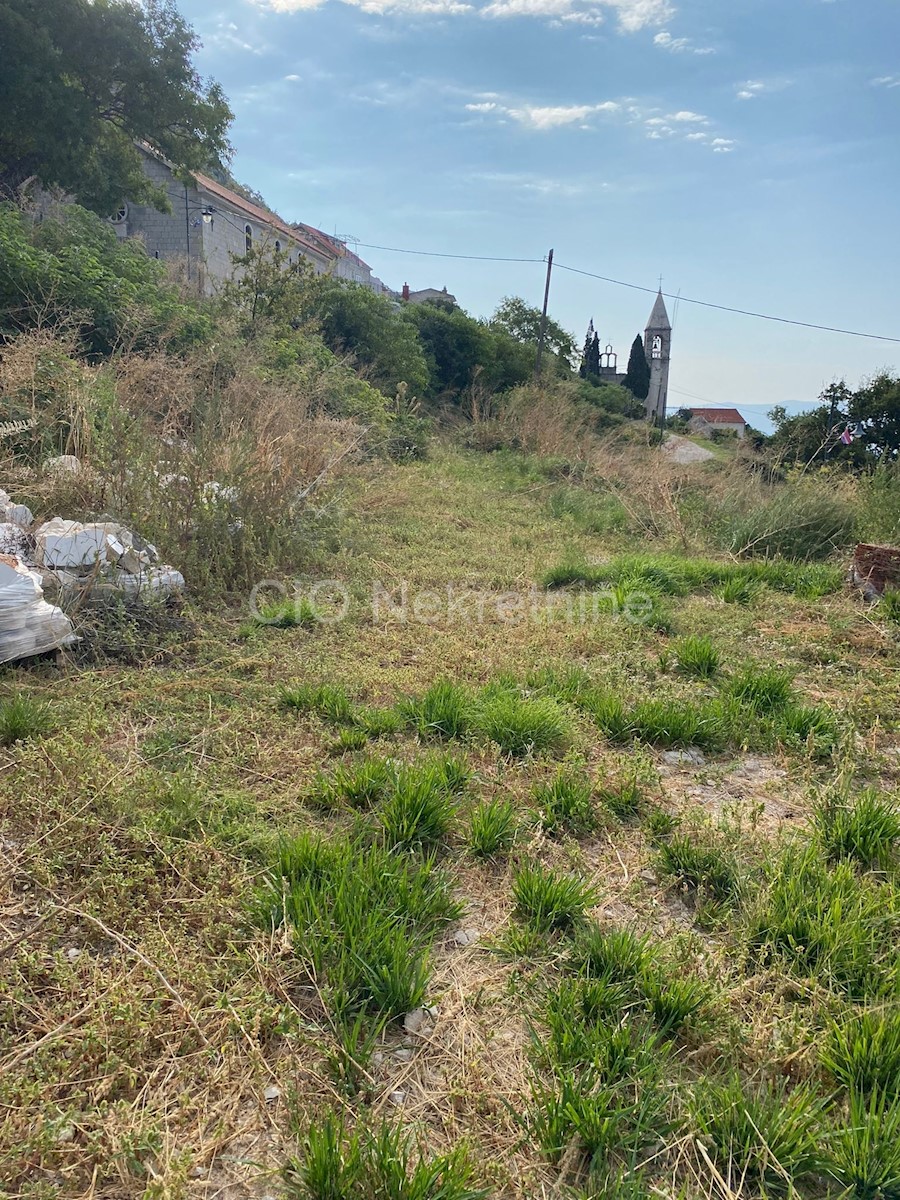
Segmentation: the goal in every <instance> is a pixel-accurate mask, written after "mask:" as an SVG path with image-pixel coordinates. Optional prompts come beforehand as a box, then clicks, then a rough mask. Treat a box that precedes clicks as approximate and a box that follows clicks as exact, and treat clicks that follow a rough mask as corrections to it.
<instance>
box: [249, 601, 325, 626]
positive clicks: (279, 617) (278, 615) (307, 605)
mask: <svg viewBox="0 0 900 1200" xmlns="http://www.w3.org/2000/svg"><path fill="white" fill-rule="evenodd" d="M321 619H322V614H321V613H320V612H319V610H318V608H316V606H315V604H313V602H312V601H311V600H310V599H309V597H307V596H301V597H300V598H299V599H297V600H277V601H274V602H273V603H271V604H266V605H264V606H263V607H262V608H260V610H259V612H258V613H254V615H253V623H254V624H255V625H269V626H271V627H272V628H274V629H312V628H314V627H315V626H316V625H318V624H319V622H320V621H321Z"/></svg>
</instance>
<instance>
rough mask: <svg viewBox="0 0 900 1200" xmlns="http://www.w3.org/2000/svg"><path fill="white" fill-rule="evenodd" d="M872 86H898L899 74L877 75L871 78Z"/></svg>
mask: <svg viewBox="0 0 900 1200" xmlns="http://www.w3.org/2000/svg"><path fill="white" fill-rule="evenodd" d="M872 86H873V87H884V88H895V87H900V75H879V76H878V78H877V79H873V80H872Z"/></svg>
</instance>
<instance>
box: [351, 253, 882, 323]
mask: <svg viewBox="0 0 900 1200" xmlns="http://www.w3.org/2000/svg"><path fill="white" fill-rule="evenodd" d="M354 245H358V246H362V247H363V248H364V249H366V250H385V251H387V252H389V253H390V254H412V255H417V256H419V257H423V258H454V259H459V260H461V261H464V262H498V263H546V261H547V259H546V257H544V258H512V257H501V256H498V255H490V254H450V253H447V252H446V251H439V250H408V249H404V248H402V247H400V246H379V245H377V244H376V243H374V242H355V243H354ZM553 265H554V267H558V268H559V270H561V271H569V272H570V273H571V274H573V275H583V276H585V278H587V279H599V280H600V282H601V283H611V284H613V285H614V286H615V287H624V288H630V289H631V290H632V291H635V292H647V293H648V294H650V295H656V293H657V289H656V288H649V287H644V286H643V285H641V284H639V283H628V282H627V281H626V280H624V279H613V278H611V277H610V276H609V275H598V274H596V272H594V271H585V270H583V269H582V268H581V267H570V266H568V265H567V264H566V263H561V262H558V261H557V260H556V259H554V260H553ZM662 295H663V296H665V298H666V299H667V300H673V301H674V302H675V304H676V305H678V304H694V305H697V306H699V307H700V308H712V309H715V310H716V311H717V312H727V313H735V314H736V315H737V316H740V317H755V318H756V319H757V320H758V321H773V322H775V323H776V324H779V325H795V326H799V327H800V328H801V329H818V330H820V331H821V332H823V333H840V334H843V335H844V336H846V337H858V338H869V339H872V340H874V341H877V342H893V343H895V344H897V345H900V337H889V336H887V334H883V333H864V332H862V331H861V330H859V329H842V328H840V327H838V326H836V325H819V324H817V323H816V322H814V321H797V320H795V319H793V318H791V317H776V316H773V315H772V314H771V313H761V312H754V311H753V310H751V309H747V308H734V307H732V306H731V305H728V304H715V303H713V302H712V301H711V300H694V299H693V298H692V297H690V296H683V295H682V294H681V292H680V291H679V292H677V293H676V294H675V295H673V294H672V293H671V292H663V293H662Z"/></svg>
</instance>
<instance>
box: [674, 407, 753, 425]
mask: <svg viewBox="0 0 900 1200" xmlns="http://www.w3.org/2000/svg"><path fill="white" fill-rule="evenodd" d="M688 411H689V412H690V414H691V416H692V417H702V418H703V420H704V421H709V423H710V425H746V424H747V422H746V421H745V420H744V418H743V417H742V416H741V414H740V413H739V412H738V410H737V409H736V408H691V409H689V410H688Z"/></svg>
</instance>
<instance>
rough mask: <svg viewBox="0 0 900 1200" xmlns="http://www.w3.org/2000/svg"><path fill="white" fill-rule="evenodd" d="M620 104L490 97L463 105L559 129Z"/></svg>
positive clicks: (541, 127)
mask: <svg viewBox="0 0 900 1200" xmlns="http://www.w3.org/2000/svg"><path fill="white" fill-rule="evenodd" d="M618 109H619V105H618V104H616V103H615V102H614V101H612V100H604V101H603V103H602V104H521V105H515V106H513V105H507V104H497V103H496V102H495V101H493V100H487V101H485V100H480V101H477V102H476V103H473V104H467V105H466V111H467V112H474V113H495V114H496V115H497V116H500V117H508V118H509V119H510V120H511V121H516V122H517V123H518V124H519V125H522V126H524V127H525V128H526V129H534V130H540V131H543V130H546V129H559V128H560V127H562V126H564V125H583V124H584V122H585V121H586V120H587V119H588V117H592V116H594V114H595V113H613V112H618Z"/></svg>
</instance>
